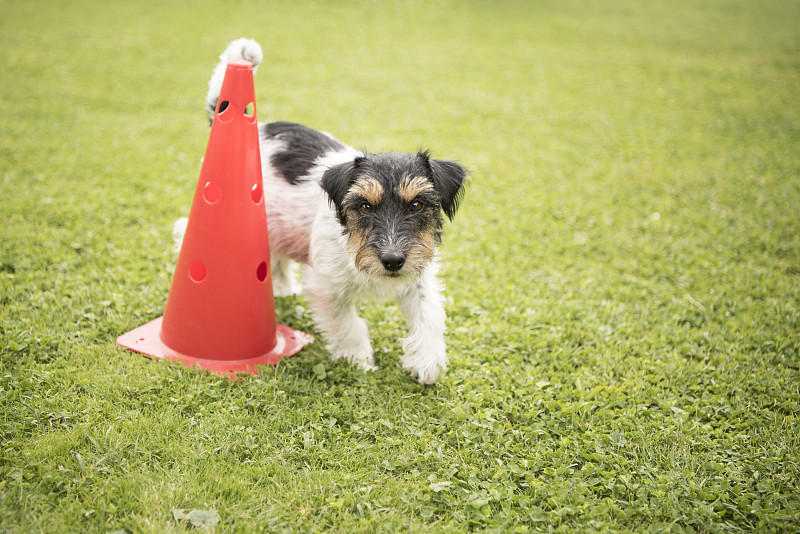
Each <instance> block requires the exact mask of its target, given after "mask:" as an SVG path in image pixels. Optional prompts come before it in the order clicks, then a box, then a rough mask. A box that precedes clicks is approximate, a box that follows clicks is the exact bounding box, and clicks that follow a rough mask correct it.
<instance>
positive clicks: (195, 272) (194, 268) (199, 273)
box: [189, 261, 206, 282]
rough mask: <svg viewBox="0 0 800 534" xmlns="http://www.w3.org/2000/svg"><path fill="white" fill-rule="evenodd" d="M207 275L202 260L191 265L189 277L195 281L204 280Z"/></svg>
mask: <svg viewBox="0 0 800 534" xmlns="http://www.w3.org/2000/svg"><path fill="white" fill-rule="evenodd" d="M205 277H206V266H205V265H203V262H202V261H195V262H192V264H191V265H190V266H189V278H191V279H192V280H193V281H195V282H202V281H203V280H204V279H205Z"/></svg>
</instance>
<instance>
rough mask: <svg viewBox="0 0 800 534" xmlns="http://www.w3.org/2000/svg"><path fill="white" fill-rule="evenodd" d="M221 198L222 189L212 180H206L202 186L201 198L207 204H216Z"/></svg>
mask: <svg viewBox="0 0 800 534" xmlns="http://www.w3.org/2000/svg"><path fill="white" fill-rule="evenodd" d="M220 198H222V189H220V187H219V186H218V185H217V184H216V183H214V182H206V185H205V186H203V199H204V200H205V201H206V202H208V203H209V204H216V203H217V202H219V199H220Z"/></svg>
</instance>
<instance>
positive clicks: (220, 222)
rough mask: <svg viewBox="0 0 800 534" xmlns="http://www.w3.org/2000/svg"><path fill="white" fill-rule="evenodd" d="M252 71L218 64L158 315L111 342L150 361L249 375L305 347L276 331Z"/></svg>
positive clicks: (298, 336) (301, 337)
mask: <svg viewBox="0 0 800 534" xmlns="http://www.w3.org/2000/svg"><path fill="white" fill-rule="evenodd" d="M262 183H263V182H262V178H261V156H260V151H259V143H258V124H257V121H256V114H255V90H254V87H253V67H252V65H251V64H250V63H248V62H246V61H233V62H231V63H229V64H228V68H227V71H226V73H225V79H224V81H223V83H222V90H221V91H220V97H219V101H218V105H217V114H216V116H215V117H214V121H213V124H212V126H211V134H210V136H209V139H208V147H207V148H206V154H205V158H204V160H203V166H202V168H201V170H200V179H199V180H198V182H197V189H196V190H195V194H194V201H193V202H192V209H191V212H190V214H189V222H188V224H187V227H186V233H185V235H184V238H183V245H182V246H181V251H180V255H179V256H178V262H177V265H176V266H175V274H174V276H173V279H172V287H171V288H170V292H169V297H168V298H167V304H166V308H165V309H164V316H163V317H160V318H158V319H156V320H155V321H152V322H150V323H147V324H145V325H143V326H141V327H139V328H137V329H135V330H133V331H131V332H128V333H127V334H124V335H122V336H120V337H119V339H117V343H119V344H120V345H122V346H123V347H126V348H129V349H132V350H134V351H137V352H141V353H143V354H146V355H148V356H154V357H156V358H170V359H176V360H180V361H182V362H183V363H184V364H186V365H187V366H195V365H199V366H200V367H202V368H203V369H207V370H209V371H212V372H215V373H219V374H230V373H234V372H237V373H238V372H244V373H251V374H255V373H257V370H256V369H255V366H256V365H263V364H266V363H270V364H273V365H274V364H275V363H277V362H278V360H280V359H281V358H282V357H285V356H291V355H293V354H295V353H296V352H297V351H299V350H300V349H301V348H302V347H303V346H304V345H306V344H307V343H309V342H311V341H313V338H312V337H311V336H309V335H308V334H305V333H303V332H299V331H297V330H293V329H291V328H289V327H287V326H284V325H281V324H278V323H277V321H276V319H275V303H274V298H273V294H272V272H271V269H270V261H269V239H268V234H267V217H266V211H265V209H264V191H263V189H262Z"/></svg>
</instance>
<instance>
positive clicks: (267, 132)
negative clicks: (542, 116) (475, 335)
mask: <svg viewBox="0 0 800 534" xmlns="http://www.w3.org/2000/svg"><path fill="white" fill-rule="evenodd" d="M263 57H264V56H263V52H262V50H261V46H260V45H259V44H258V43H257V42H255V41H253V40H250V39H244V38H243V39H238V40H236V41H233V42H232V43H231V44H230V45H229V46H228V47H227V48H226V49H225V51H224V52H223V53H222V55H221V56H220V62H219V63H218V64H217V66H216V67H215V69H214V71H213V74H212V76H211V80H210V81H209V89H208V96H207V100H206V106H207V109H208V113H209V117H210V118H211V120H213V118H214V113H215V111H216V107H217V101H218V99H219V93H220V90H221V88H222V80H223V78H224V75H225V70H226V67H227V64H228V62H229V61H233V60H240V59H244V60H246V61H249V62H250V63H252V64H253V67H254V69H255V68H257V67H258V65H259V64H260V63H261V61H262V60H263ZM259 137H260V150H261V162H262V174H263V180H264V191H266V192H268V193H267V194H266V195H265V200H266V210H267V219H268V223H269V246H270V254H271V263H272V281H273V289H274V293H275V295H276V296H286V295H290V294H294V293H296V292H298V290H299V287H298V284H297V282H296V280H295V277H294V268H293V267H294V264H293V262H297V263H300V264H302V265H303V266H304V268H303V275H304V278H303V288H304V292H305V295H306V297H307V298H308V300H309V304H310V307H311V313H312V316H313V318H314V321H315V323H316V325H317V327H318V329H319V330H320V332H321V333H322V334H323V336H324V338H325V340H326V341H327V348H328V350H329V351H330V353H331V357H332V358H333V359H339V358H344V359H346V360H347V361H349V362H350V363H351V364H353V365H356V366H358V367H359V368H361V369H363V370H365V371H366V370H372V369H375V368H376V367H375V360H374V358H373V353H372V346H371V345H370V340H369V335H368V331H367V325H366V323H365V322H364V320H363V319H362V318H361V317H359V316H358V314H357V312H356V304H357V303H358V302H359V301H361V300H363V299H364V298H366V297H379V298H386V297H393V298H395V299H396V300H397V302H398V304H399V308H400V310H401V312H402V313H403V315H404V316H405V318H406V320H407V322H408V330H409V331H408V336H407V337H405V338H404V339H403V340H402V347H403V351H404V354H403V356H402V359H401V361H402V365H403V367H404V368H405V369H407V370H408V371H410V372H411V374H412V375H413V376H414V377H415V378H416V379H417V380H418V381H419V382H420V383H421V384H432V383H433V382H434V381H436V379H437V378H438V377H439V375H440V373H442V372H443V371H444V370H445V369H446V368H447V353H446V351H445V343H444V332H445V312H444V306H443V302H442V296H441V289H440V285H439V282H438V281H437V279H436V273H437V271H438V260H437V245H438V244H439V243H440V241H441V238H440V236H441V230H442V224H443V216H442V213H444V215H446V216H447V217H448V218H449V219H451V220H452V218H453V216H454V214H455V212H456V209H457V208H458V204H459V202H460V200H461V198H462V196H463V192H464V183H465V177H466V174H467V171H466V170H465V169H464V168H463V167H462V166H460V165H458V164H456V163H454V162H451V161H442V160H436V159H432V158H431V157H430V154H429V152H427V151H425V152H422V151H420V152H416V153H395V152H384V153H366V152H359V151H357V150H354V149H353V148H351V147H349V146H347V145H345V144H344V143H342V142H340V141H338V140H337V139H335V138H334V137H333V136H331V135H330V134H327V133H323V132H318V131H316V130H312V129H311V128H308V127H306V126H303V125H300V124H295V123H290V122H274V123H259ZM185 228H186V219H181V220H179V221H178V222H177V223H176V224H175V232H174V234H175V240H176V243H177V244H178V246H180V242H181V241H182V239H183V232H184V231H185Z"/></svg>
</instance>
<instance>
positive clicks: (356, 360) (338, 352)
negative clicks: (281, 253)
mask: <svg viewBox="0 0 800 534" xmlns="http://www.w3.org/2000/svg"><path fill="white" fill-rule="evenodd" d="M305 280H306V285H307V289H308V291H307V296H308V299H309V303H310V305H311V314H312V315H313V317H314V321H315V322H316V324H317V327H318V328H319V329H320V331H321V332H322V334H323V335H324V336H325V339H326V340H327V349H328V351H330V353H331V359H334V360H338V359H340V358H344V359H346V360H347V361H348V362H350V363H351V364H352V365H355V366H357V367H358V368H359V369H361V370H363V371H372V370H374V369H376V366H375V360H374V358H373V355H372V345H371V344H370V342H369V330H368V329H367V323H366V322H365V321H364V319H362V318H361V317H359V316H358V313H356V305H355V302H354V300H353V299H352V298H351V297H350V296H349V295H347V294H346V293H345V292H340V291H337V290H336V288H335V287H332V286H331V284H330V282H329V280H328V279H327V277H325V276H324V275H323V274H321V273H320V272H319V271H316V270H315V269H313V268H310V267H309V268H308V269H307V271H306V277H305Z"/></svg>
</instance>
